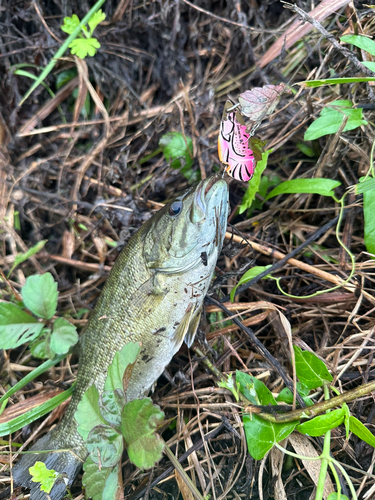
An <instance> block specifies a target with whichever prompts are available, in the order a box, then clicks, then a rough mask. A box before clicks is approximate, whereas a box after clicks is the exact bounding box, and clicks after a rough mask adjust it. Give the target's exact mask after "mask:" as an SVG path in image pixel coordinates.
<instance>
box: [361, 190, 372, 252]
mask: <svg viewBox="0 0 375 500" xmlns="http://www.w3.org/2000/svg"><path fill="white" fill-rule="evenodd" d="M374 214H375V189H372V190H371V191H366V192H364V193H363V216H364V219H365V245H366V250H367V251H368V252H369V253H371V254H373V255H375V217H374Z"/></svg>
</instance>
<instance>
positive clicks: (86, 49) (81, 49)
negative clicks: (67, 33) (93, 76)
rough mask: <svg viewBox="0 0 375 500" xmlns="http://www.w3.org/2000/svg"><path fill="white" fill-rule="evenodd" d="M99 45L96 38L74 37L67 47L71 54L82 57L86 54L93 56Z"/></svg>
mask: <svg viewBox="0 0 375 500" xmlns="http://www.w3.org/2000/svg"><path fill="white" fill-rule="evenodd" d="M100 46H101V45H100V43H99V42H98V40H97V39H96V38H76V39H75V40H73V41H72V43H71V44H70V45H69V48H70V52H71V53H72V54H73V55H75V56H77V57H79V58H80V59H84V58H85V57H87V56H91V57H93V56H94V55H95V54H96V52H97V50H98V49H100Z"/></svg>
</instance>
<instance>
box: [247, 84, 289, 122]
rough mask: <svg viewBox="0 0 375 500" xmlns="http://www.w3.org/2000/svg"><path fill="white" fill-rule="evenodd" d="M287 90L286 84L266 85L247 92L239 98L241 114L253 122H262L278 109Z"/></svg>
mask: <svg viewBox="0 0 375 500" xmlns="http://www.w3.org/2000/svg"><path fill="white" fill-rule="evenodd" d="M286 90H287V87H286V85H285V84H284V83H280V85H264V86H263V87H254V88H253V89H251V90H246V91H245V92H243V93H242V94H240V95H239V96H238V102H239V103H240V110H241V113H242V114H243V115H245V116H247V117H248V118H250V120H251V121H253V122H260V121H262V120H263V119H264V118H265V117H266V116H267V115H270V114H271V113H273V112H274V110H275V109H276V106H277V105H278V103H279V101H280V98H281V94H282V93H283V92H285V91H286Z"/></svg>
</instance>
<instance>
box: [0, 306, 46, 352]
mask: <svg viewBox="0 0 375 500" xmlns="http://www.w3.org/2000/svg"><path fill="white" fill-rule="evenodd" d="M43 327H44V324H43V323H39V322H38V321H37V320H36V319H35V318H34V317H33V316H31V315H30V314H27V312H25V311H23V310H22V309H21V308H20V307H18V306H16V305H15V304H12V303H11V302H0V349H15V348H16V347H18V346H20V345H22V344H25V342H31V341H32V340H34V339H36V338H37V337H38V335H40V332H41V331H42V330H43Z"/></svg>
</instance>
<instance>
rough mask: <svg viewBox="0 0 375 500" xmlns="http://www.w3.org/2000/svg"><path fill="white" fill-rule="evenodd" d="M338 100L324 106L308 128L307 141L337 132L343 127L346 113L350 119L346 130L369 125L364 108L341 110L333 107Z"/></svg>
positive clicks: (305, 138)
mask: <svg viewBox="0 0 375 500" xmlns="http://www.w3.org/2000/svg"><path fill="white" fill-rule="evenodd" d="M333 106H336V107H337V105H336V102H334V103H332V104H331V105H330V106H327V107H326V108H324V110H325V111H324V112H323V110H322V112H321V113H320V117H319V118H317V119H316V120H315V121H314V122H313V123H312V124H311V125H310V126H309V127H308V129H307V130H306V132H305V135H304V140H305V141H313V140H315V139H319V137H323V136H324V135H329V134H335V133H336V132H337V131H338V130H339V128H340V127H341V124H342V121H343V118H344V115H347V116H348V117H349V118H348V121H347V123H346V125H345V128H344V132H348V131H349V130H354V129H356V128H358V127H360V126H361V125H367V121H366V120H364V119H363V115H362V113H363V110H362V109H361V108H360V109H353V108H346V107H342V108H341V110H338V109H333Z"/></svg>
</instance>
